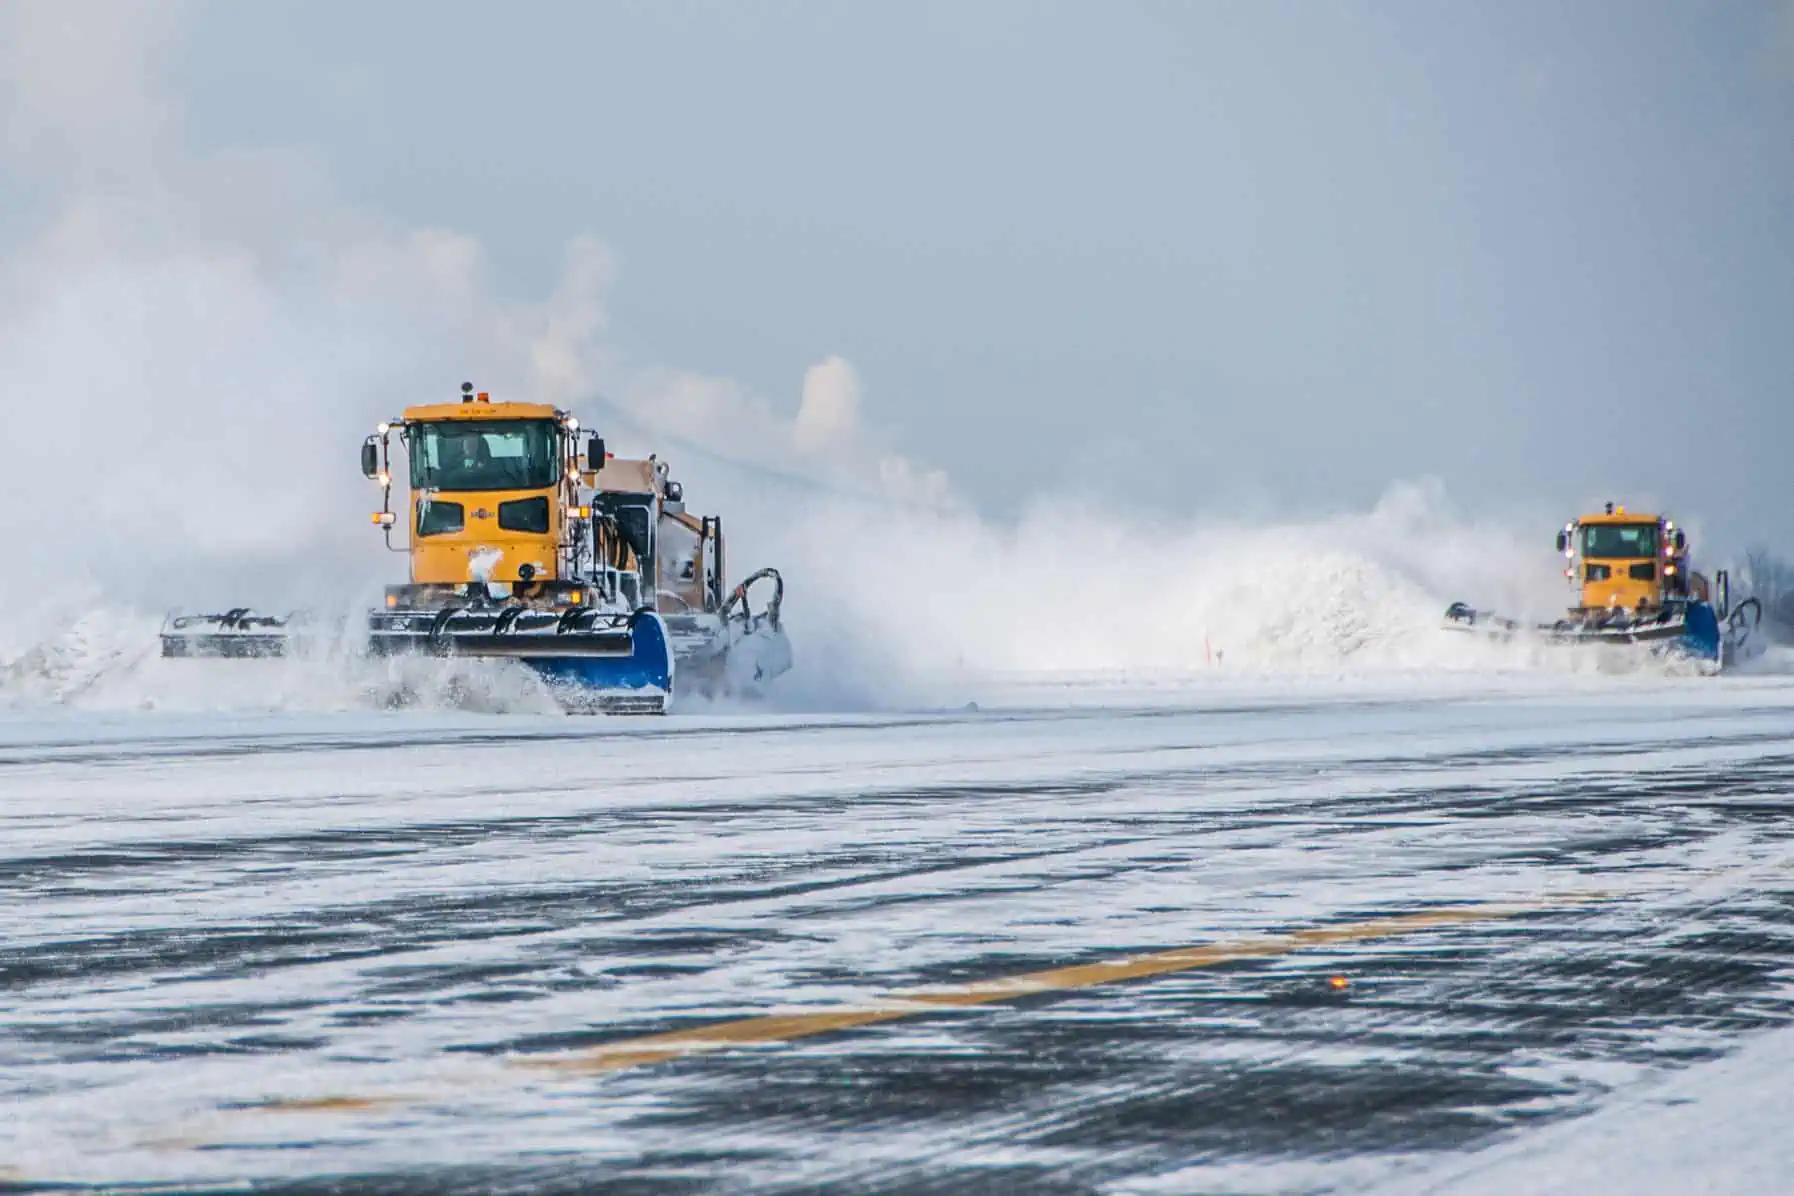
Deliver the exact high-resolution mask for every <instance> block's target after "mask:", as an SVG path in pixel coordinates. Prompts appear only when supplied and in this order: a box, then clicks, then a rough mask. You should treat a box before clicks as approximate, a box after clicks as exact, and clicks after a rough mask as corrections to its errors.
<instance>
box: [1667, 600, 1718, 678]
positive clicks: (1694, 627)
mask: <svg viewBox="0 0 1794 1196" xmlns="http://www.w3.org/2000/svg"><path fill="white" fill-rule="evenodd" d="M1682 618H1683V623H1682V638H1681V639H1680V640H1678V641H1677V642H1676V646H1677V647H1678V648H1679V649H1680V650H1681V652H1682V653H1683V655H1685V656H1691V657H1693V658H1695V659H1696V660H1710V661H1712V662H1714V663H1715V664H1718V663H1719V645H1720V633H1719V615H1718V614H1717V613H1716V612H1715V611H1714V609H1713V607H1712V605H1711V604H1709V603H1706V602H1690V603H1689V604H1688V607H1687V609H1686V610H1685V611H1684V612H1683V615H1682Z"/></svg>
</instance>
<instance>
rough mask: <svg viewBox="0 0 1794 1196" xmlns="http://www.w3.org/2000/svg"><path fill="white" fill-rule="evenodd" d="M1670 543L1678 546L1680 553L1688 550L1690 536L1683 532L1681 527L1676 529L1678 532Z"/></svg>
mask: <svg viewBox="0 0 1794 1196" xmlns="http://www.w3.org/2000/svg"><path fill="white" fill-rule="evenodd" d="M1670 543H1671V544H1674V545H1675V546H1676V551H1677V552H1678V553H1681V552H1686V551H1687V550H1688V537H1687V536H1685V535H1683V534H1682V529H1681V528H1677V529H1676V534H1675V536H1674V537H1673V538H1672V539H1671V540H1670Z"/></svg>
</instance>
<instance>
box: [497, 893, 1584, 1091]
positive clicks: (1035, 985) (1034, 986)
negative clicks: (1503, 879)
mask: <svg viewBox="0 0 1794 1196" xmlns="http://www.w3.org/2000/svg"><path fill="white" fill-rule="evenodd" d="M1599 899H1600V895H1599V894H1577V895H1574V896H1566V897H1563V898H1555V899H1546V900H1542V901H1534V902H1530V903H1527V904H1521V905H1461V906H1451V907H1446V908H1440V909H1432V910H1427V911H1425V912H1422V913H1414V914H1395V915H1391V916H1390V917H1386V918H1373V919H1371V920H1369V921H1364V922H1345V923H1341V924H1340V925H1337V926H1320V927H1315V928H1313V929H1310V930H1296V931H1292V932H1290V933H1288V934H1279V935H1268V936H1265V937H1262V938H1250V939H1236V940H1234V941H1232V942H1223V943H1214V944H1211V945H1209V946H1195V947H1179V948H1176V949H1174V950H1170V951H1158V952H1154V953H1152V954H1150V955H1134V956H1127V957H1123V958H1120V959H1110V960H1099V961H1096V962H1094V963H1084V964H1073V965H1071V966H1069V967H1063V968H1048V969H1047V970H1045V971H1040V972H1025V973H1022V974H1020V975H1016V976H1009V977H1003V978H999V979H994V980H981V981H976V982H974V983H971V984H966V985H963V986H960V987H957V988H943V989H932V990H926V991H920V992H897V993H892V994H890V995H889V996H886V997H884V998H881V999H880V1000H878V1001H876V1002H875V1003H873V1004H871V1005H867V1006H861V1007H859V1008H852V1007H849V1008H843V1009H825V1010H815V1011H810V1012H797V1013H774V1014H768V1015H766V1016H764V1017H749V1018H742V1019H740V1020H738V1021H732V1022H715V1023H711V1024H710V1025H706V1026H694V1027H693V1028H691V1029H689V1030H671V1031H668V1032H666V1033H662V1034H647V1035H643V1036H641V1037H637V1038H626V1039H622V1040H621V1041H618V1042H611V1043H604V1044H602V1045H600V1046H595V1047H589V1048H586V1049H584V1050H579V1051H574V1052H571V1053H567V1054H560V1055H553V1056H547V1057H538V1058H523V1059H518V1060H516V1061H515V1062H516V1063H517V1065H518V1066H520V1067H529V1068H539V1069H543V1070H552V1071H566V1072H579V1073H585V1074H594V1073H602V1072H612V1071H624V1070H626V1069H628V1068H632V1067H646V1066H648V1065H649V1064H653V1063H665V1062H668V1061H670V1060H673V1059H680V1058H684V1057H685V1056H688V1055H700V1054H708V1053H710V1052H714V1051H723V1050H730V1049H733V1048H736V1047H745V1046H762V1045H769V1044H772V1043H782V1042H792V1041H795V1040H796V1039H800V1038H814V1037H816V1036H817V1035H819V1034H832V1033H835V1032H836V1031H838V1030H850V1029H854V1028H856V1027H859V1026H870V1025H876V1024H878V1023H879V1022H891V1021H897V1020H899V1019H902V1018H906V1017H917V1016H921V1015H923V1014H927V1013H930V1012H933V1011H935V1010H937V1009H959V1008H969V1007H972V1006H977V1005H989V1004H993V1003H996V1002H1001V1001H1011V1000H1014V999H1016V998H1018V997H1027V996H1034V995H1036V994H1039V993H1056V992H1072V991H1075V990H1078V989H1084V988H1094V987H1096V986H1098V985H1104V984H1116V983H1119V982H1121V981H1124V980H1141V979H1145V978H1146V977H1149V976H1164V975H1169V974H1171V973H1173V972H1186V971H1190V970H1192V969H1195V968H1206V967H1214V966H1215V965H1217V964H1223V963H1233V962H1236V961H1238V960H1245V959H1266V958H1274V957H1277V956H1283V955H1289V954H1292V953H1294V952H1297V951H1303V950H1307V949H1309V948H1313V947H1324V946H1328V945H1330V944H1334V943H1359V942H1366V941H1369V940H1372V939H1384V938H1394V937H1396V936H1398V935H1404V934H1413V933H1415V932H1417V931H1422V930H1431V929H1434V928H1436V927H1442V926H1465V925H1470V924H1472V923H1476V922H1492V921H1497V920H1500V919H1503V918H1512V917H1516V916H1518V915H1520V914H1527V913H1537V912H1539V911H1541V910H1545V909H1549V908H1551V907H1553V906H1556V905H1566V904H1580V903H1585V902H1588V901H1594V900H1599Z"/></svg>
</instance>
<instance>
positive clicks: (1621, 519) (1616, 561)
mask: <svg viewBox="0 0 1794 1196" xmlns="http://www.w3.org/2000/svg"><path fill="white" fill-rule="evenodd" d="M1557 549H1558V551H1559V552H1561V553H1563V554H1564V557H1565V558H1566V560H1567V561H1568V562H1569V563H1568V566H1567V567H1566V568H1565V570H1564V576H1565V577H1566V578H1568V579H1569V580H1570V582H1571V584H1573V585H1575V586H1576V587H1577V588H1578V590H1579V591H1580V599H1579V601H1578V604H1577V607H1576V609H1577V610H1578V611H1583V612H1594V611H1617V610H1623V611H1628V612H1633V613H1649V612H1652V611H1657V610H1661V609H1662V608H1663V607H1664V606H1665V605H1666V604H1667V603H1670V602H1674V601H1677V600H1680V599H1686V598H1687V597H1689V596H1690V593H1691V590H1693V589H1694V588H1695V587H1699V588H1701V589H1703V590H1704V588H1705V583H1704V581H1703V580H1702V579H1700V578H1698V577H1697V576H1696V575H1694V574H1693V573H1691V572H1690V571H1689V568H1688V541H1687V537H1686V536H1685V535H1684V534H1683V533H1682V532H1681V531H1679V530H1677V528H1676V525H1675V523H1674V522H1673V521H1672V520H1668V519H1664V518H1662V517H1661V516H1657V515H1644V514H1639V513H1636V512H1629V511H1627V510H1626V508H1625V507H1623V506H1617V505H1615V504H1613V503H1608V504H1607V506H1606V509H1605V510H1603V511H1602V512H1600V513H1599V514H1594V515H1584V516H1582V517H1581V518H1580V519H1578V520H1576V521H1575V522H1573V523H1570V524H1568V525H1566V526H1565V527H1564V529H1563V530H1562V531H1560V532H1558V534H1557Z"/></svg>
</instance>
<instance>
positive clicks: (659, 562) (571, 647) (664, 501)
mask: <svg viewBox="0 0 1794 1196" xmlns="http://www.w3.org/2000/svg"><path fill="white" fill-rule="evenodd" d="M395 435H396V436H397V437H398V439H399V442H400V445H401V446H402V447H403V449H404V459H403V462H402V464H403V465H404V467H405V469H404V472H405V473H406V474H407V475H408V480H409V486H408V488H407V496H406V499H405V501H404V503H403V506H402V508H401V509H399V510H395V509H394V506H393V474H394V469H395V463H394V455H393V450H392V440H393V437H394V436H395ZM582 447H583V450H584V451H583V456H584V462H583V468H582V462H581V456H582V451H581V450H582ZM361 470H362V473H364V474H366V475H367V476H368V477H369V478H372V479H374V480H375V481H376V482H378V483H379V484H380V487H381V491H382V495H383V499H382V502H381V507H380V510H378V511H376V512H374V514H373V523H374V525H375V526H377V527H379V528H381V529H382V531H383V532H384V534H385V536H386V542H387V546H388V547H389V548H392V549H393V550H394V551H397V552H404V553H405V554H406V555H407V556H408V558H409V561H410V577H409V579H408V580H407V581H405V582H403V583H400V584H396V585H389V586H387V587H386V592H385V601H384V604H383V605H382V606H380V607H377V608H375V609H374V610H371V611H369V612H368V616H367V648H368V650H369V651H370V652H371V653H374V654H378V655H390V654H395V653H404V652H417V653H428V654H435V655H455V656H462V657H491V658H506V659H513V660H518V661H521V662H522V663H524V664H526V665H528V666H529V667H530V668H532V669H534V670H535V671H536V672H538V673H539V674H541V675H542V676H543V677H544V678H546V679H547V681H548V682H549V684H550V686H551V688H552V689H553V690H554V691H555V692H556V694H557V695H558V696H560V697H561V698H562V700H563V702H564V703H565V704H566V705H568V706H569V707H570V708H575V709H582V708H599V709H606V710H621V711H643V712H659V711H661V710H664V709H665V708H666V706H667V704H668V702H669V701H670V700H671V699H672V696H673V694H674V692H675V679H676V680H677V687H678V689H680V690H682V691H685V692H693V691H699V692H703V691H709V692H718V691H739V690H745V689H752V688H753V687H755V686H757V685H758V684H759V683H761V682H764V681H767V680H770V679H771V678H773V677H775V676H777V675H779V674H780V673H783V672H784V671H785V670H786V669H788V668H789V667H790V663H791V652H790V646H789V644H788V642H787V641H786V639H785V632H784V627H783V625H782V624H781V622H780V607H781V604H782V602H783V598H784V582H783V580H782V579H781V578H780V576H779V574H778V573H777V572H776V571H775V570H772V569H762V570H761V571H760V572H758V573H756V574H754V575H753V576H752V577H749V578H748V579H747V580H746V581H744V582H743V583H741V584H740V585H737V586H735V587H734V588H733V589H729V588H727V587H726V586H725V583H724V580H723V578H724V574H723V564H724V553H723V529H722V520H721V519H719V518H717V517H716V516H702V517H698V516H693V515H689V514H687V513H686V511H685V502H684V498H685V495H684V489H683V487H682V486H681V485H680V484H679V483H678V482H676V481H673V480H672V479H671V478H670V476H669V471H668V468H667V465H666V463H665V462H663V461H660V460H658V459H657V458H655V457H649V458H647V459H646V460H617V459H616V458H615V457H614V456H612V455H611V454H609V453H607V452H606V451H605V448H604V440H603V438H602V437H600V436H596V435H593V436H590V437H589V439H587V441H586V442H585V444H584V445H583V446H582V445H581V444H580V442H579V421H578V419H576V418H575V417H574V416H573V415H572V414H571V413H569V412H566V411H562V410H559V409H557V408H555V407H552V406H549V405H547V404H541V403H514V402H498V403H495V402H493V401H492V400H491V396H490V395H488V394H485V393H476V392H475V391H474V389H473V385H472V384H471V383H464V384H463V385H462V387H461V396H460V401H459V402H449V403H432V404H424V405H421V406H415V407H410V408H407V409H406V410H405V412H404V414H403V415H402V416H400V417H399V418H397V419H394V420H391V421H389V422H386V423H382V424H380V425H379V427H378V428H377V429H376V430H375V432H374V434H373V435H371V436H369V437H368V438H367V439H366V441H365V442H364V443H363V444H362V446H361ZM401 525H403V527H404V529H405V531H406V540H405V542H404V543H403V544H394V543H393V533H394V531H395V530H397V529H398V528H399V527H400V526H401ZM760 583H765V589H764V591H763V592H764V593H765V594H766V601H765V602H764V604H763V606H762V608H761V610H760V611H759V612H758V613H755V612H753V611H752V610H750V608H749V591H750V589H751V588H754V587H756V586H759V585H760ZM313 626H314V624H313V622H312V621H311V620H308V619H307V618H305V617H304V616H303V614H289V615H261V614H257V613H255V612H254V611H251V610H249V609H247V608H243V607H238V608H234V609H232V610H229V611H227V612H225V613H223V614H177V615H172V616H170V618H169V620H168V621H167V623H166V624H164V626H163V629H162V654H163V655H164V656H281V655H285V654H286V653H287V652H288V651H289V650H290V649H291V648H292V646H293V644H294V642H295V640H296V639H300V638H303V637H304V636H305V635H306V633H307V631H306V629H307V628H310V627H313Z"/></svg>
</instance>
